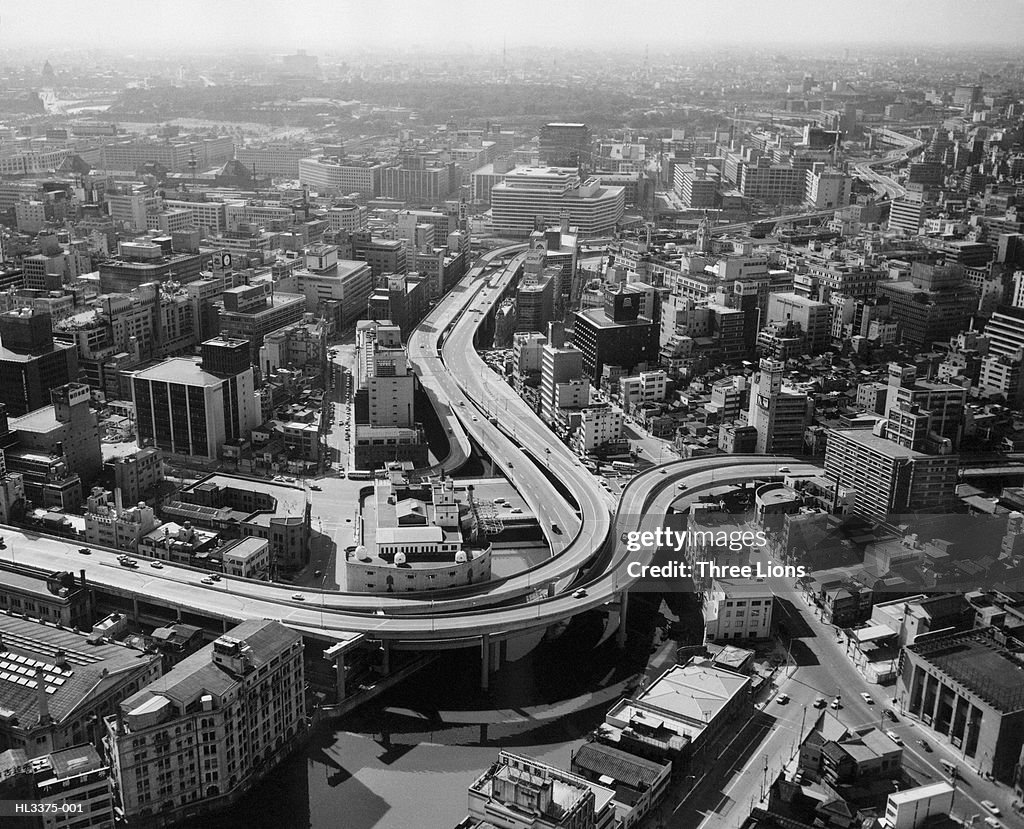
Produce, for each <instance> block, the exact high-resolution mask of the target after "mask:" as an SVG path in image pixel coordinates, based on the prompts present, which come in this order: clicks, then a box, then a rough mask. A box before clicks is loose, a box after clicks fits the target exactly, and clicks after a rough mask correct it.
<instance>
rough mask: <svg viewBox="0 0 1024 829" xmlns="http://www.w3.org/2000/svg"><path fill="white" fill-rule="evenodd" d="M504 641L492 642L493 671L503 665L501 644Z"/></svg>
mask: <svg viewBox="0 0 1024 829" xmlns="http://www.w3.org/2000/svg"><path fill="white" fill-rule="evenodd" d="M502 644H504V643H502V642H491V672H492V673H493V672H494V671H497V670H498V669H499V668H500V667H501V646H502Z"/></svg>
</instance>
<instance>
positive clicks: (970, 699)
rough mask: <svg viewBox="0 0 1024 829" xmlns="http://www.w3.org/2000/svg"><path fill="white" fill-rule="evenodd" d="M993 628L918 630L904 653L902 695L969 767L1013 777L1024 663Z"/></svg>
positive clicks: (1021, 727) (907, 707)
mask: <svg viewBox="0 0 1024 829" xmlns="http://www.w3.org/2000/svg"><path fill="white" fill-rule="evenodd" d="M992 634H993V629H992V628H981V629H976V630H969V631H964V632H950V631H949V630H948V629H947V630H938V631H935V632H934V633H928V634H925V635H923V636H918V637H917V638H916V639H915V640H914V642H913V644H910V645H907V647H905V648H904V649H903V650H902V652H901V654H900V667H899V678H898V680H897V683H896V698H897V699H898V700H899V702H900V706H901V710H903V711H905V712H906V713H907V714H910V715H911V716H913V717H914V718H916V719H917V720H919V721H920V722H921V723H922V724H923V725H924V726H925V727H926V732H925V733H927V734H930V735H933V736H936V737H938V738H939V739H941V740H943V741H948V742H949V743H950V744H951V746H952V747H953V748H954V750H955V752H956V754H958V755H959V756H960V757H961V758H962V762H963V763H964V764H965V766H969V767H970V768H971V769H975V770H977V771H978V772H979V773H981V774H992V775H994V776H995V778H996V779H997V780H1000V781H1002V782H1004V783H1010V782H1012V781H1013V779H1014V774H1015V773H1016V769H1017V763H1018V762H1019V759H1020V753H1021V749H1022V747H1024V666H1022V665H1021V662H1020V660H1019V659H1018V658H1017V656H1016V654H1015V652H1014V650H1013V649H1012V648H1010V647H1008V646H1007V645H1005V644H1001V643H1000V642H999V641H997V640H996V638H994V637H993V635H992ZM965 770H966V768H965Z"/></svg>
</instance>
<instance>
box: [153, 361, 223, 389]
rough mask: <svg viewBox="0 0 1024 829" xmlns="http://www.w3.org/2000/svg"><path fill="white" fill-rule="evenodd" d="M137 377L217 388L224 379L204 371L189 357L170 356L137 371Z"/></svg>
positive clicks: (159, 381)
mask: <svg viewBox="0 0 1024 829" xmlns="http://www.w3.org/2000/svg"><path fill="white" fill-rule="evenodd" d="M134 376H135V377H136V379H139V380H155V381H156V382H158V383H180V384H182V385H185V386H203V387H206V388H216V387H218V386H220V385H222V384H223V383H224V380H223V379H222V378H220V377H217V375H215V374H211V373H210V372H208V371H204V370H203V367H202V366H201V365H200V364H199V363H198V362H197V361H196V360H191V359H189V358H188V357H170V358H169V359H167V360H164V361H163V362H162V363H157V364H156V365H155V366H151V367H150V368H147V369H143V370H142V371H137V372H135V375H134Z"/></svg>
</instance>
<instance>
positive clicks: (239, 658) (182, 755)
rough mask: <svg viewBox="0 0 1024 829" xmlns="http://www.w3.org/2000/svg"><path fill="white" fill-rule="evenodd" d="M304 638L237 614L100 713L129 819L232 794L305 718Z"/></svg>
mask: <svg viewBox="0 0 1024 829" xmlns="http://www.w3.org/2000/svg"><path fill="white" fill-rule="evenodd" d="M304 685H305V683H304V681H303V664H302V637H300V636H299V635H298V634H297V633H295V632H294V631H293V630H290V629H289V628H287V627H285V626H284V625H282V624H281V623H280V622H277V621H273V620H270V619H258V620H252V621H246V622H242V623H241V624H240V625H238V626H237V627H234V628H232V629H231V631H229V632H228V633H226V634H225V635H223V636H221V637H220V638H219V639H217V640H215V641H214V642H213V643H212V644H210V645H207V646H206V647H204V648H202V649H201V650H198V651H196V652H195V653H193V654H191V655H190V656H187V657H185V659H183V660H182V661H181V662H179V663H178V664H177V665H175V666H174V667H173V668H171V670H170V671H169V672H168V673H167V674H165V675H164V676H162V677H160V678H159V679H157V680H156V681H154V682H152V683H150V684H149V685H146V686H145V687H144V688H143V689H142V690H140V691H138V693H135V694H132V695H131V696H128V697H127V698H125V699H124V701H123V702H121V704H120V711H119V713H118V714H117V716H109V717H107V718H106V720H105V721H104V726H105V732H106V733H105V737H104V743H105V748H106V752H107V756H108V757H109V758H110V767H111V769H110V770H111V785H112V792H113V794H114V797H115V800H116V801H117V804H118V807H119V810H120V812H121V814H122V815H123V816H124V817H125V818H126V819H127V820H128V821H129V822H130V823H131V824H132V825H133V826H147V827H149V826H152V827H157V826H168V825H171V824H180V823H183V822H188V821H189V820H194V819H195V818H196V817H197V816H198V815H200V814H203V813H205V812H208V811H212V810H214V809H222V808H224V807H226V806H228V805H230V804H232V803H234V802H236V801H237V800H238V799H239V798H240V797H241V796H242V795H244V794H245V792H246V791H247V790H248V789H249V788H251V787H252V786H253V785H255V784H256V783H257V782H258V781H259V780H260V779H261V778H263V777H265V776H266V775H267V774H269V773H270V772H271V771H273V769H274V767H275V766H276V765H277V763H279V762H280V761H281V760H283V759H284V758H285V757H286V756H287V755H288V754H289V753H290V752H291V751H292V750H293V749H294V748H295V746H296V744H297V742H298V740H299V738H300V736H301V734H302V733H303V732H304V731H305V727H306V705H305V687H304Z"/></svg>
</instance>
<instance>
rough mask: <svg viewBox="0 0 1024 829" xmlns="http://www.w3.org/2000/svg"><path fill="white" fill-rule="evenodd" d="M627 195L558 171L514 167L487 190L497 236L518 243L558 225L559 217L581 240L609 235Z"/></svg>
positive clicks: (615, 189) (556, 168) (597, 182)
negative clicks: (574, 229)
mask: <svg viewBox="0 0 1024 829" xmlns="http://www.w3.org/2000/svg"><path fill="white" fill-rule="evenodd" d="M624 207H625V193H624V191H623V188H621V187H606V186H603V185H601V184H600V182H599V181H598V180H597V179H595V178H591V179H587V180H586V181H581V179H580V177H579V175H578V174H577V173H576V172H575V171H573V170H569V169H565V168H559V167H516V168H515V169H514V170H510V171H509V172H508V173H506V174H505V180H504V181H503V182H501V183H500V184H496V185H495V186H494V187H493V188H492V190H491V216H492V223H493V230H494V233H495V234H496V235H500V236H513V237H522V236H528V235H529V234H530V233H531V232H532V231H534V230H541V229H543V228H544V227H548V226H550V225H557V224H558V222H559V221H560V219H561V217H562V216H563V215H568V218H569V223H570V224H571V225H573V226H575V227H577V228H578V230H579V233H580V235H582V236H598V235H601V234H605V233H610V232H611V231H612V230H614V228H615V225H616V223H617V222H618V221H619V219H621V218H622V213H623V209H624Z"/></svg>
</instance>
